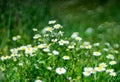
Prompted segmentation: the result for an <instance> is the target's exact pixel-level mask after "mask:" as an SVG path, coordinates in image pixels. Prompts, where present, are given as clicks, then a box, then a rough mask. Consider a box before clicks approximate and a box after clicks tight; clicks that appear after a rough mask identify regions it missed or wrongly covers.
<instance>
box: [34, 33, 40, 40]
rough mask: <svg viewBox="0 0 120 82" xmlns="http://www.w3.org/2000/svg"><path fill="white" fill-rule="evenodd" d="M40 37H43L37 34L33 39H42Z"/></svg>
mask: <svg viewBox="0 0 120 82" xmlns="http://www.w3.org/2000/svg"><path fill="white" fill-rule="evenodd" d="M40 37H41V35H40V34H35V35H34V36H33V39H38V38H40Z"/></svg>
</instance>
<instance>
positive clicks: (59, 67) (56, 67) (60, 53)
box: [0, 20, 118, 82]
mask: <svg viewBox="0 0 120 82" xmlns="http://www.w3.org/2000/svg"><path fill="white" fill-rule="evenodd" d="M48 25H49V26H47V27H45V28H44V29H43V30H42V31H41V33H40V31H39V29H37V28H33V31H34V33H35V35H34V36H33V40H34V42H33V43H31V44H28V45H22V46H20V47H17V48H13V49H10V55H3V56H1V57H0V62H1V65H2V67H1V66H0V69H1V70H2V71H3V72H4V73H5V75H6V79H7V80H8V81H11V79H10V78H15V79H14V80H12V81H34V82H44V81H45V82H51V81H59V82H60V81H61V80H63V81H64V82H66V81H68V80H70V81H74V80H75V81H78V80H80V79H82V78H81V77H82V76H92V75H96V77H98V79H99V78H100V77H101V76H102V75H99V73H100V72H104V73H105V74H109V75H110V76H117V73H116V72H115V71H116V70H115V69H114V65H116V64H117V62H116V60H115V55H116V54H118V51H117V50H114V49H113V48H111V47H112V46H110V45H108V44H109V43H108V44H107V45H108V46H107V47H106V43H105V44H101V43H98V42H96V43H93V44H92V43H90V42H88V41H84V40H83V39H82V38H81V37H80V36H79V33H78V32H74V33H73V34H72V35H71V37H70V38H66V37H64V36H63V34H64V32H63V31H62V28H63V26H61V25H60V24H57V23H56V20H52V21H49V22H48ZM14 40H15V39H14ZM101 47H102V48H101ZM3 69H4V70H3ZM11 73H13V75H11ZM18 77H19V78H18ZM38 77H39V78H38ZM105 78H107V77H105ZM93 79H94V78H93ZM83 80H84V79H83ZM85 81H86V80H85Z"/></svg>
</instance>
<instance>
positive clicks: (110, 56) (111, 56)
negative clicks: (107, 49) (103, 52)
mask: <svg viewBox="0 0 120 82" xmlns="http://www.w3.org/2000/svg"><path fill="white" fill-rule="evenodd" d="M106 58H108V59H112V60H113V59H114V56H113V55H112V54H108V55H107V56H106Z"/></svg>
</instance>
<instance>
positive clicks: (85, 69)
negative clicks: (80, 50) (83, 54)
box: [84, 67, 93, 72]
mask: <svg viewBox="0 0 120 82" xmlns="http://www.w3.org/2000/svg"><path fill="white" fill-rule="evenodd" d="M92 70H93V68H92V67H85V68H84V71H89V72H91V71H92Z"/></svg>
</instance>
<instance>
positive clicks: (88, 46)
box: [84, 45, 92, 49]
mask: <svg viewBox="0 0 120 82" xmlns="http://www.w3.org/2000/svg"><path fill="white" fill-rule="evenodd" d="M84 47H85V49H91V48H92V45H87V46H84Z"/></svg>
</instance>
